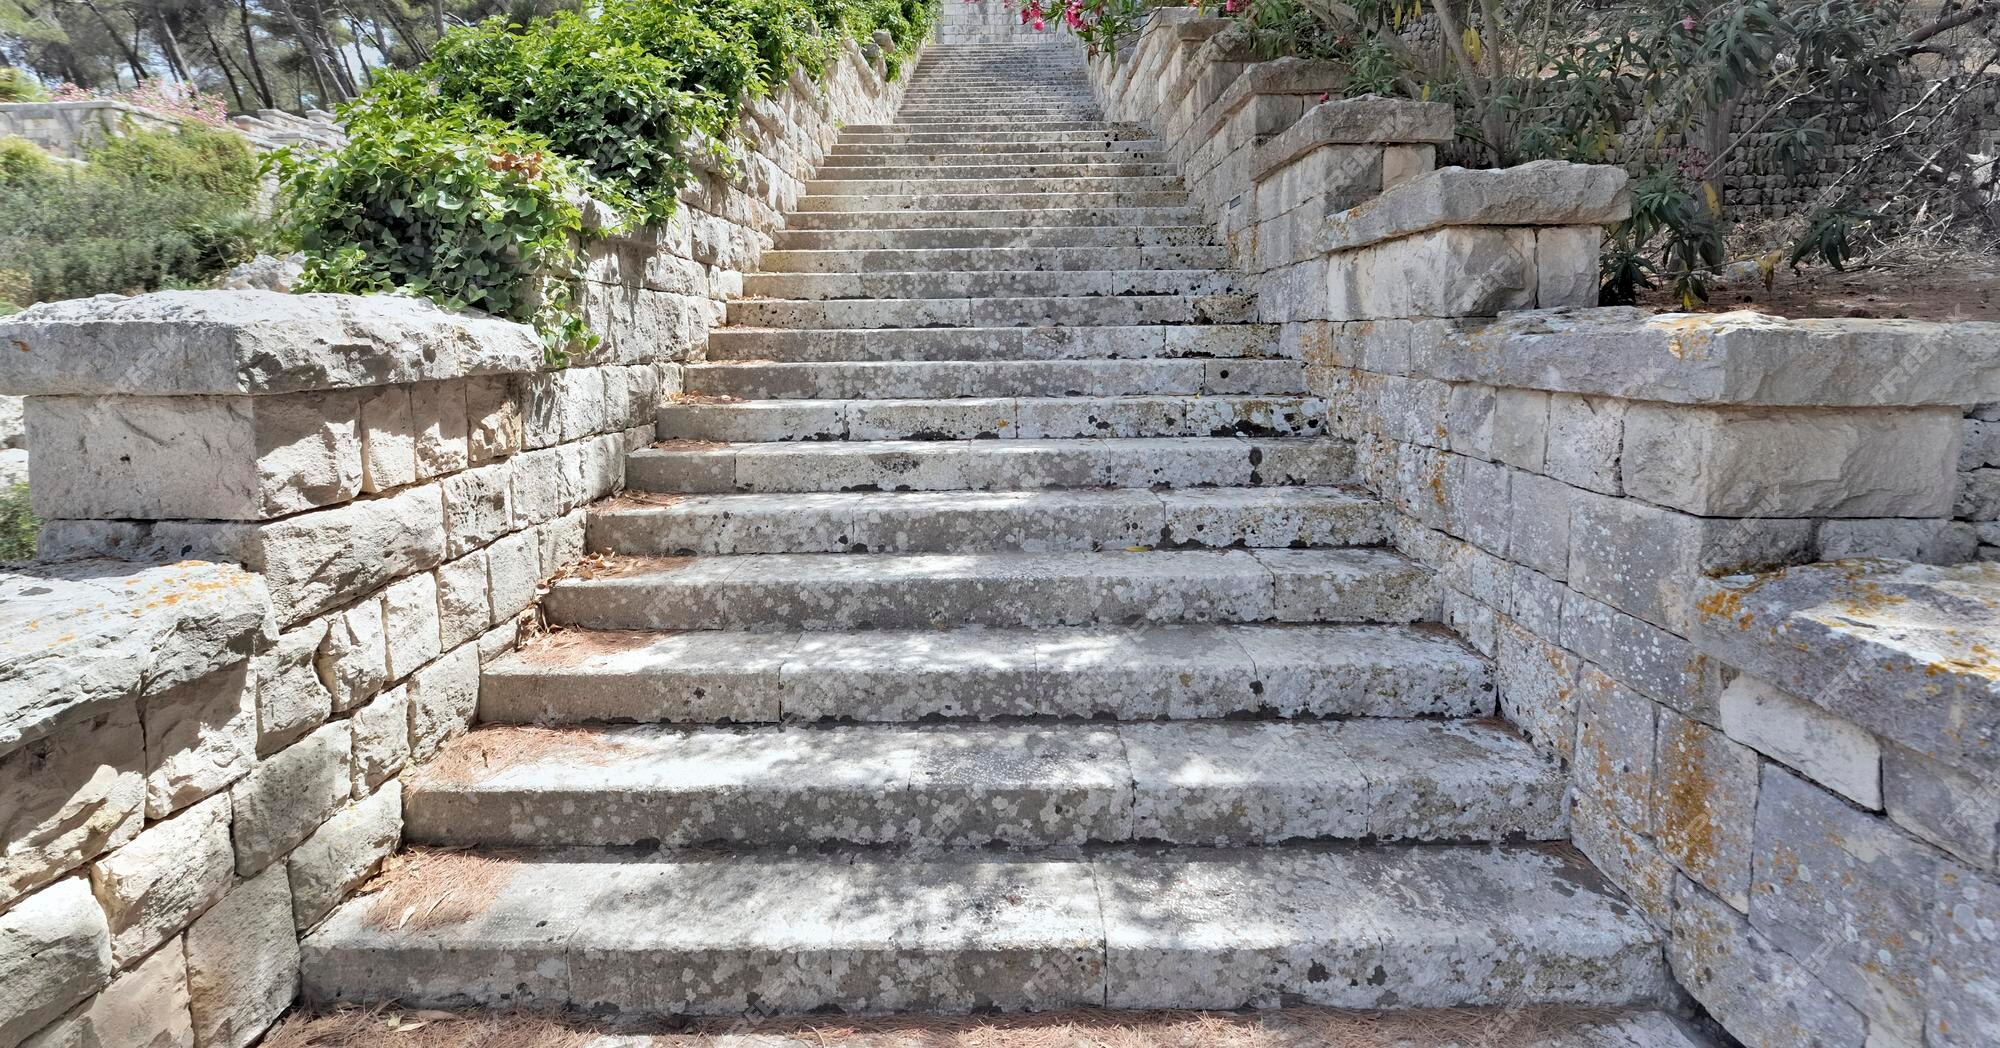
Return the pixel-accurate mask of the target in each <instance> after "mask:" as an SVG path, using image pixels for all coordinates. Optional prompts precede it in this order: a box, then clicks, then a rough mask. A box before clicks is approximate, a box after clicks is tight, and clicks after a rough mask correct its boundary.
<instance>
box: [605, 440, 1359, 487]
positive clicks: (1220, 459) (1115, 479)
mask: <svg viewBox="0 0 2000 1048" xmlns="http://www.w3.org/2000/svg"><path fill="white" fill-rule="evenodd" d="M1353 474H1354V449H1353V446H1352V445H1350V444H1348V443H1347V442H1346V441H1339V440H1326V439H1298V438H1284V437H1267V438H1244V437H1181V438H1170V439H1157V438H1149V439H1125V438H1119V437H1097V438H1091V439H1087V440H843V441H831V442H812V441H775V442H769V443H743V444H715V443H702V442H696V441H670V442H668V443H665V444H662V445H660V446H657V447H650V448H641V449H639V450H638V451H634V452H632V453H631V454H630V455H628V456H627V457H626V460H625V483H626V485H627V486H628V487H629V488H631V489H633V490H637V491H663V492H689V493H715V492H728V491H767V492H778V491H799V492H805V491H1021V490H1038V489H1046V488H1105V487H1110V488H1146V487H1172V488H1196V487H1203V486H1210V485H1213V486H1221V487H1244V486H1249V487H1259V486H1265V485H1272V486H1286V485H1293V484H1321V485H1325V484H1342V483H1346V482H1348V481H1349V480H1351V479H1352V477H1353Z"/></svg>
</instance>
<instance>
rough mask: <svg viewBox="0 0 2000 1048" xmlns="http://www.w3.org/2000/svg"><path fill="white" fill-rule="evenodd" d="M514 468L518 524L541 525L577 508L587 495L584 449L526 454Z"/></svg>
mask: <svg viewBox="0 0 2000 1048" xmlns="http://www.w3.org/2000/svg"><path fill="white" fill-rule="evenodd" d="M509 462H510V463H511V464H512V466H513V475H512V483H513V500H514V521H515V523H516V524H517V525H520V524H540V523H541V522H543V521H545V520H549V519H552V518H554V517H559V516H561V515H563V514H564V513H567V512H568V511H569V510H570V509H571V508H573V507H574V506H576V505H577V500H578V497H579V496H580V494H581V493H582V491H583V449H582V446H581V445H578V444H565V445H562V446H560V447H553V448H543V449H541V450H539V451H524V452H522V453H521V454H519V455H516V456H514V457H513V458H512V459H510V460H509Z"/></svg>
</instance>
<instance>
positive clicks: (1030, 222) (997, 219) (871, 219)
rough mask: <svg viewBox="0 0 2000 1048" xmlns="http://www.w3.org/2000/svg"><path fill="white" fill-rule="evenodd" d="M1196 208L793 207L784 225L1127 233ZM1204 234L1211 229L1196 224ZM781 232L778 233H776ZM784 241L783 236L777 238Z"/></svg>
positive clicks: (1187, 216)
mask: <svg viewBox="0 0 2000 1048" xmlns="http://www.w3.org/2000/svg"><path fill="white" fill-rule="evenodd" d="M1200 223H1201V211H1200V210H1199V209H1197V208H1194V207H1188V206H1177V207H1122V208H1121V207H1054V208H998V209H987V210H972V211H818V212H810V211H795V212H793V213H791V214H789V215H786V216H785V228H786V230H788V231H789V230H830V231H865V232H869V233H882V232H886V231H892V230H940V229H941V230H965V229H980V230H984V229H1004V230H1008V231H1016V230H1023V229H1049V228H1068V227H1101V229H1102V231H1104V232H1107V233H1115V234H1119V235H1128V234H1129V233H1130V231H1132V230H1135V229H1138V230H1143V229H1144V228H1145V227H1158V226H1171V227H1175V228H1176V229H1186V228H1188V227H1190V226H1199V225H1200ZM1202 231H1203V232H1202V235H1203V236H1204V238H1206V239H1209V240H1211V241H1212V240H1213V238H1214V235H1215V234H1214V233H1213V232H1211V231H1209V230H1208V228H1207V227H1205V226H1203V227H1202ZM783 236H785V234H780V237H781V238H782V237H783ZM781 242H784V243H787V244H789V241H781Z"/></svg>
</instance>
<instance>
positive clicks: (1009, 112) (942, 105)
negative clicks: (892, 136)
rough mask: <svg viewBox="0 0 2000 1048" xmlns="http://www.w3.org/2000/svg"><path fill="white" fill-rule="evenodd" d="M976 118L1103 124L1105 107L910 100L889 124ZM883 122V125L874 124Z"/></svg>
mask: <svg viewBox="0 0 2000 1048" xmlns="http://www.w3.org/2000/svg"><path fill="white" fill-rule="evenodd" d="M968 121H979V122H982V123H994V124H1003V123H1004V124H1018V125H1021V126H1025V127H1032V126H1036V125H1038V124H1104V123H1108V121H1106V120H1105V119H1104V111H1103V110H1101V109H1099V108H1098V107H1097V103H1096V102H1093V101H1091V100H1089V99H1087V98H1066V99H1059V100H1051V99H1044V100H1041V101H1033V102H1031V101H1028V100H1025V99H1024V100H1021V101H1019V102H1015V101H1012V100H1009V101H1008V102H1007V104H1006V108H1005V109H1004V111H1001V112H995V111H994V109H993V105H992V103H991V102H990V101H989V102H988V103H987V104H985V105H983V106H982V105H980V104H978V103H976V102H964V101H955V100H954V101H943V102H930V103H924V102H909V101H905V102H904V103H903V107H902V108H901V109H898V110H896V120H895V123H894V124H892V125H887V126H894V127H901V126H906V125H910V124H929V123H942V124H963V123H966V122H968ZM875 126H878V127H879V126H884V125H875Z"/></svg>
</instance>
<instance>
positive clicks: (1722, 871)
mask: <svg viewBox="0 0 2000 1048" xmlns="http://www.w3.org/2000/svg"><path fill="white" fill-rule="evenodd" d="M1659 716H1660V720H1659V750H1658V753H1657V754H1656V755H1655V756H1654V767H1655V771H1654V781H1653V797H1652V806H1653V819H1652V823H1651V827H1652V831H1653V836H1654V837H1655V838H1657V839H1658V840H1659V842H1660V851H1662V852H1663V853H1665V854H1666V856H1667V858H1669V859H1671V860H1673V862H1674V865H1676V866H1679V867H1680V868H1681V870H1682V872H1684V873H1686V874H1687V875H1688V876H1689V877H1691V878H1693V879H1694V881H1695V883H1697V884H1699V885H1701V886H1702V887H1704V888H1707V889H1708V890H1709V891H1711V892H1714V893H1715V894H1716V895H1718V896H1721V897H1722V899H1723V900H1724V901H1726V902H1728V903H1729V904H1730V905H1731V906H1734V907H1736V909H1738V910H1748V909H1749V907H1750V855H1751V838H1750V834H1751V826H1752V824H1753V822H1754V820H1755V818H1756V811H1757V775H1758V767H1759V761H1758V760H1757V754H1756V753H1755V752H1754V751H1752V750H1750V749H1749V748H1748V747H1745V746H1740V745H1737V744H1736V743H1734V742H1731V741H1730V740H1729V738H1728V737H1727V736H1725V735H1724V734H1723V733H1721V732H1719V731H1717V730H1715V729H1714V728H1711V727H1709V726H1708V725H1706V724H1703V723H1701V722H1700V721H1693V720H1689V719H1687V718H1685V717H1682V716H1680V715H1679V714H1677V713H1674V712H1673V711H1671V710H1663V711H1661V712H1660V715H1659Z"/></svg>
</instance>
